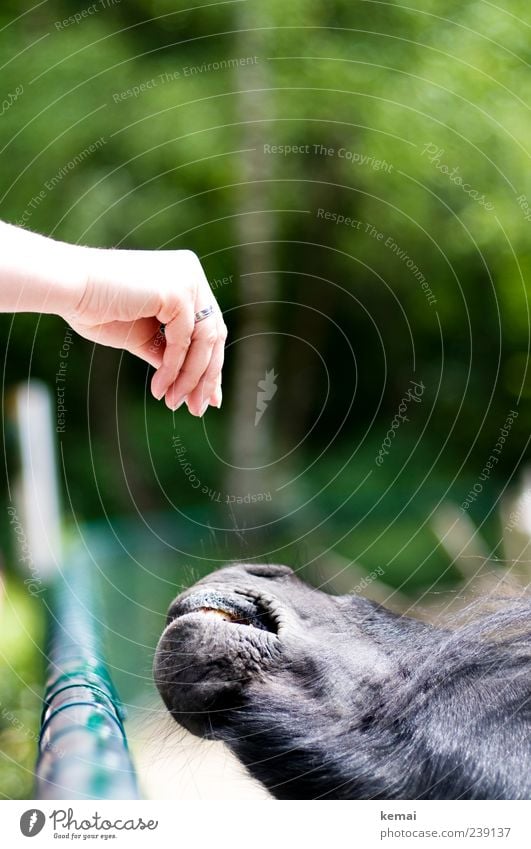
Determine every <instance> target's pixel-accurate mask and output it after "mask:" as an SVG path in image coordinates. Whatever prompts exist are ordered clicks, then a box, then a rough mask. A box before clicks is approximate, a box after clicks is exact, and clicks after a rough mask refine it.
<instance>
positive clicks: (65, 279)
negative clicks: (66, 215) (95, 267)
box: [0, 221, 86, 316]
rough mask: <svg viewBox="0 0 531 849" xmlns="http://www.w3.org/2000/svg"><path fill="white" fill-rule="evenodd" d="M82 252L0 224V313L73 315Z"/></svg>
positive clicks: (80, 289) (82, 279)
mask: <svg viewBox="0 0 531 849" xmlns="http://www.w3.org/2000/svg"><path fill="white" fill-rule="evenodd" d="M85 250H86V249H85V248H82V247H78V246H75V245H68V244H65V243H64V242H56V241H54V240H53V239H48V238H46V237H44V236H39V235H37V234H36V233H31V232H29V231H28V230H24V229H22V228H20V227H13V226H11V225H10V224H5V223H4V222H2V221H0V312H42V313H55V314H57V315H63V316H65V315H68V314H70V313H71V312H73V310H74V308H75V306H76V305H77V303H79V301H80V299H81V298H82V296H83V290H84V285H85V278H86V272H85V269H84V267H83V266H84V262H83V258H84V251H85Z"/></svg>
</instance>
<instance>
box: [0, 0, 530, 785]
mask: <svg viewBox="0 0 531 849" xmlns="http://www.w3.org/2000/svg"><path fill="white" fill-rule="evenodd" d="M179 5H188V4H179ZM175 6H176V4H175V3H174V2H170V0H121V2H119V0H96V2H95V3H93V4H92V5H90V4H89V3H80V2H67V0H64V2H59V0H45V2H41V3H38V4H36V5H35V6H34V7H33V8H32V9H30V10H22V11H21V9H20V4H19V3H17V2H15V0H4V2H3V3H2V8H1V10H0V68H1V76H0V101H1V104H0V218H2V219H3V220H6V221H9V222H11V223H19V224H20V225H22V226H25V227H27V228H28V229H31V230H35V231H38V232H41V233H43V234H46V235H50V236H53V237H55V238H58V239H62V240H65V241H71V242H75V243H80V244H88V245H95V246H101V247H109V248H110V247H118V248H130V249H134V248H138V249H178V248H190V249H192V250H194V251H195V252H196V253H197V254H198V255H199V256H200V258H201V260H202V262H203V264H204V267H205V270H206V272H207V275H208V277H209V280H210V281H211V284H212V288H213V290H214V293H215V295H216V297H217V299H218V301H219V303H220V306H221V308H222V310H223V312H224V315H225V319H226V322H227V325H228V327H229V334H230V335H229V341H228V347H227V357H226V369H225V381H224V403H223V407H222V409H221V411H217V410H209V411H208V412H207V414H206V416H205V418H204V420H198V419H195V418H192V417H191V416H189V415H188V414H187V412H186V410H184V412H183V410H180V411H178V413H176V414H171V413H170V412H169V411H168V410H167V409H166V408H165V407H164V405H163V404H160V403H157V402H155V401H154V400H153V398H152V397H151V396H150V394H149V380H150V374H149V370H148V369H147V367H146V366H145V365H144V364H143V363H141V362H140V361H136V360H134V359H133V358H132V357H130V356H125V355H122V354H121V353H120V352H118V351H115V350H111V349H104V348H98V349H96V348H94V346H93V345H92V344H91V343H89V342H86V341H84V340H83V339H80V338H78V337H76V336H75V334H73V333H71V332H70V331H69V330H68V328H67V326H66V325H65V324H64V323H63V322H62V321H61V320H59V319H55V318H53V317H39V316H34V315H18V316H16V318H13V317H12V316H8V315H4V316H0V333H1V335H2V351H3V398H4V401H5V399H6V398H8V397H9V391H10V389H11V388H12V387H13V386H14V385H15V384H17V383H21V382H22V383H25V382H26V381H27V380H28V379H29V378H30V377H32V378H39V379H40V380H42V381H44V382H45V383H46V384H47V385H48V386H49V387H50V390H51V392H52V395H53V397H54V398H55V401H56V407H57V409H56V412H57V443H58V448H59V457H60V463H61V471H62V477H63V493H64V512H65V526H66V528H67V529H68V533H69V534H70V535H71V536H72V535H73V536H75V535H77V536H79V538H80V539H81V540H82V541H83V544H84V545H85V546H86V547H87V549H88V550H89V551H90V553H91V556H92V558H93V563H94V568H95V569H97V570H99V571H100V573H101V586H102V596H103V599H102V600H103V604H104V608H105V611H106V617H105V621H104V622H102V629H103V630H104V631H105V634H106V642H107V649H108V653H109V658H110V664H111V668H112V671H113V676H114V678H115V681H116V683H117V686H118V689H119V690H120V692H121V694H122V697H123V699H124V701H125V703H126V705H127V706H128V708H129V712H130V716H131V729H130V737H131V740H132V745H133V748H134V750H135V751H136V753H137V758H138V762H139V763H140V764H141V778H142V779H143V780H144V786H145V787H147V790H146V793H148V794H151V795H152V796H154V797H157V796H158V797H160V798H162V796H163V794H164V793H169V792H170V789H169V785H171V793H173V794H174V795H177V796H182V795H194V794H195V795H199V796H203V797H206V796H208V794H209V793H211V794H214V795H216V794H217V795H218V796H219V790H220V778H219V777H220V776H224V775H225V771H226V770H229V768H230V767H229V766H228V765H227V764H228V761H227V760H226V758H225V756H224V755H220V754H219V753H218V752H217V750H215V751H216V753H215V755H213V757H214V761H208V763H209V764H210V766H209V767H208V769H205V768H204V758H205V757H206V755H205V754H204V750H203V749H201V752H199V754H198V752H197V751H196V749H195V748H194V747H193V746H192V744H191V743H189V741H185V740H184V738H181V737H179V736H178V737H175V735H174V736H171V731H170V730H169V729H167V727H166V725H165V724H164V726H163V727H164V729H166V730H165V731H164V734H162V736H161V727H162V724H163V723H165V718H164V715H163V712H162V709H161V708H160V707H159V704H158V702H157V700H156V696H155V694H154V689H153V685H152V681H151V671H150V669H151V660H152V656H153V651H154V648H155V645H156V642H157V639H158V635H159V633H160V632H161V630H162V628H163V625H164V618H165V611H166V608H167V606H168V604H169V602H170V600H171V599H172V598H173V596H174V595H176V594H177V592H179V590H180V589H181V588H183V587H185V586H187V585H189V584H190V583H191V582H193V581H194V580H196V579H197V578H198V577H200V576H201V575H202V574H205V573H206V572H208V571H211V570H212V569H213V568H216V567H217V566H219V565H222V564H223V563H225V562H226V561H227V560H230V559H233V558H243V559H247V560H267V561H270V562H275V561H276V562H285V563H287V564H289V565H291V566H293V567H294V568H296V569H298V570H300V573H301V575H302V576H303V577H305V578H306V579H307V580H308V581H310V582H311V583H313V584H315V585H316V586H320V587H323V588H324V589H328V590H330V591H332V592H353V591H358V592H362V593H364V594H366V595H368V596H370V597H371V598H375V599H376V600H378V601H382V602H385V603H387V604H389V605H390V606H392V607H394V609H397V610H400V611H403V612H408V613H409V612H411V609H412V607H413V605H414V606H415V615H420V616H423V617H426V618H430V619H433V620H435V619H438V618H440V617H443V616H445V615H446V613H447V612H449V611H451V610H453V609H455V606H456V605H457V606H459V605H461V604H462V603H464V602H465V601H466V600H467V599H468V598H469V597H471V596H472V595H474V594H476V593H477V592H485V591H486V592H498V591H499V589H500V587H502V589H503V592H521V591H522V590H523V588H524V587H525V586H526V585H527V583H528V582H529V575H530V571H529V556H528V553H527V546H528V536H529V533H530V532H531V510H530V506H531V496H528V492H529V490H528V486H527V484H528V482H529V481H528V478H527V473H526V462H527V460H528V453H529V451H528V441H529V421H530V413H531V409H530V406H531V405H530V400H531V374H530V373H529V371H528V355H529V331H530V323H529V304H528V292H529V289H530V288H531V284H530V279H529V273H530V269H531V239H530V236H531V170H530V168H529V138H530V126H531V124H530V116H529V106H528V104H527V99H526V98H527V93H528V91H529V87H530V83H531V74H530V70H529V62H530V61H531V42H530V38H529V34H530V26H531V18H530V15H529V7H528V4H527V3H526V2H525V0H512V2H511V4H510V9H502V8H497V7H495V6H493V5H492V4H490V3H488V2H483V1H482V0H477V2H466V3H463V2H462V0H460V2H458V0H423V2H422V3H420V2H417V3H416V6H415V3H413V4H411V3H410V4H408V6H407V8H406V7H401V6H400V5H399V4H397V3H394V2H388V3H382V2H372V0H329V2H327V3H323V2H317V0H290V2H289V4H287V3H285V2H280V0H268V2H267V3H264V2H259V0H227V2H219V3H203V4H201V3H198V4H197V5H196V6H195V7H194V8H187V9H180V8H177V9H176V8H175ZM176 285H178V282H177V281H176ZM3 409H4V414H5V415H4V428H3V436H4V453H5V458H6V463H5V464H2V473H1V475H2V480H1V483H0V492H1V494H2V499H3V501H4V510H3V517H4V518H3V521H2V522H0V546H1V552H2V562H1V577H2V587H3V589H2V598H1V601H0V605H1V608H0V667H1V670H0V671H1V677H0V796H2V797H4V798H28V797H31V793H32V781H33V774H32V769H33V763H34V757H35V739H36V733H37V731H38V718H39V711H40V699H41V692H42V678H43V674H44V673H43V670H44V663H45V651H46V650H45V642H44V627H45V616H44V609H43V604H42V600H41V599H40V598H39V595H38V594H37V595H36V594H34V593H32V592H29V591H28V586H29V585H28V584H27V583H26V584H25V583H24V580H25V579H26V578H27V558H26V562H24V557H22V555H21V554H20V547H19V548H17V546H16V545H15V542H14V540H15V538H16V537H17V536H18V538H19V542H20V538H21V537H22V540H23V538H24V527H23V523H22V522H20V521H18V519H14V514H13V513H9V509H10V508H12V502H11V497H12V493H11V486H10V481H11V477H12V475H13V474H14V472H15V471H16V469H15V468H14V467H15V466H16V457H15V453H16V452H15V450H14V447H13V440H12V433H11V431H10V427H9V422H8V417H7V416H6V407H5V405H4V408H3ZM17 523H18V524H17ZM170 738H171V740H172V741H173V742H170ZM172 746H173V747H175V748H176V749H177V750H178V752H180V754H179V757H180V760H176V758H177V755H175V753H174V751H173V748H172ZM210 748H212V747H210ZM214 749H215V747H214ZM216 758H217V760H216ZM214 762H215V766H212V764H213V763H214ZM176 764H178V765H177V766H176ZM154 765H155V766H154ZM164 769H167V770H169V772H165V771H164ZM216 770H217V771H216ZM170 773H171V778H169V777H168V776H169V775H170ZM198 776H199V777H198ZM157 782H158V783H157ZM242 782H243V783H242ZM227 787H231V788H232V789H227ZM224 792H226V793H228V794H229V795H230V793H232V794H233V795H236V796H241V795H244V794H245V793H247V792H248V793H251V792H254V790H253V788H249V787H248V785H247V784H245V783H244V780H243V779H241V778H239V779H237V780H236V783H235V784H232V785H230V784H227V785H226V786H225V789H224Z"/></svg>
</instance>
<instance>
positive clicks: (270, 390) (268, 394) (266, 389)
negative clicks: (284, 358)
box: [254, 369, 278, 427]
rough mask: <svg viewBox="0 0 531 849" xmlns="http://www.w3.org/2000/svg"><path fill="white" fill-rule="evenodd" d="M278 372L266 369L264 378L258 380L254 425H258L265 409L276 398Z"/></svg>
mask: <svg viewBox="0 0 531 849" xmlns="http://www.w3.org/2000/svg"><path fill="white" fill-rule="evenodd" d="M277 377H278V374H275V370H274V369H270V371H266V373H265V377H264V379H263V380H259V381H258V392H257V393H256V415H255V417H254V426H255V427H256V426H257V424H258V422H259V421H260V419H261V418H262V416H263V415H264V413H265V411H266V410H267V407H268V404H269V402H270V401H271V400H272V399H273V398H274V396H275V394H276V391H277V388H278V387H277V384H276V382H275V381H276V379H277Z"/></svg>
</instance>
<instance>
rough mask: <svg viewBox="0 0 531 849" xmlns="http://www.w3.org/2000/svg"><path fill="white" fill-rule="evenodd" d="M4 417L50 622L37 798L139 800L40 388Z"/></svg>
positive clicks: (86, 564)
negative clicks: (11, 432)
mask: <svg viewBox="0 0 531 849" xmlns="http://www.w3.org/2000/svg"><path fill="white" fill-rule="evenodd" d="M12 415H13V418H14V423H15V425H16V429H17V434H18V443H19V449H20V464H21V474H20V481H19V485H18V487H17V502H18V504H19V508H20V512H21V515H22V516H23V521H24V525H25V528H26V531H27V534H26V535H27V538H28V545H29V548H30V550H31V553H32V558H31V559H32V564H33V566H32V580H34V581H37V582H38V583H40V584H42V585H43V590H44V589H45V591H43V592H42V593H39V598H40V599H41V600H42V601H43V603H44V604H45V605H46V608H47V613H48V623H49V628H48V631H49V634H48V647H47V661H48V671H47V678H46V689H45V695H44V707H43V714H42V724H41V734H40V740H39V755H38V762H37V767H36V795H37V798H39V799H138V798H139V793H138V786H137V781H136V777H135V772H134V768H133V765H132V762H131V758H130V755H129V750H128V746H127V739H126V735H125V731H124V725H123V722H124V711H123V708H122V706H121V704H120V701H119V698H118V695H117V693H116V690H115V688H114V686H113V683H112V681H111V678H110V675H109V672H108V669H107V667H106V664H105V661H104V654H103V648H102V644H101V638H100V634H101V630H102V627H101V622H102V619H101V614H100V610H99V604H98V599H99V594H98V586H97V582H96V575H95V572H96V571H97V567H96V566H95V564H94V562H92V560H91V559H90V558H89V557H88V556H86V555H84V552H83V550H82V549H81V546H80V545H79V544H78V545H77V547H74V550H73V551H72V550H71V551H69V552H68V555H65V552H64V547H63V539H62V533H61V513H60V498H59V486H58V479H57V463H56V444H55V442H56V435H55V432H54V430H55V429H54V427H53V407H52V402H51V396H50V393H49V391H48V390H47V389H46V387H45V386H43V385H42V384H39V383H33V382H30V383H28V384H26V385H25V386H21V387H19V388H18V389H17V391H16V392H15V393H14V396H13V404H12ZM66 563H68V566H67V567H66V566H65V564H66Z"/></svg>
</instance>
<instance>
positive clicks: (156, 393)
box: [151, 387, 164, 401]
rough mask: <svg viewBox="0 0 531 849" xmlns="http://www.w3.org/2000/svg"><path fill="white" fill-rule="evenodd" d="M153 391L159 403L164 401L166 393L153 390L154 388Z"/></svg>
mask: <svg viewBox="0 0 531 849" xmlns="http://www.w3.org/2000/svg"><path fill="white" fill-rule="evenodd" d="M151 391H152V393H153V397H154V398H155V399H156V400H157V401H161V400H162V398H163V397H164V392H163V391H161V390H160V389H153V387H152V388H151Z"/></svg>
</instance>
